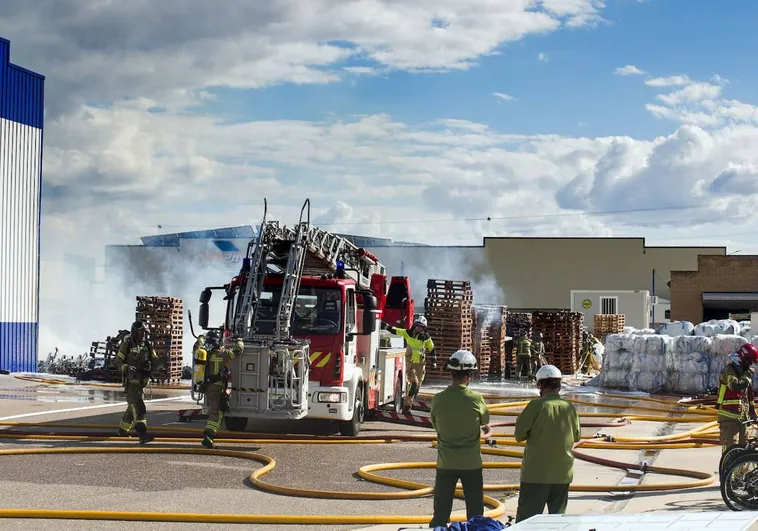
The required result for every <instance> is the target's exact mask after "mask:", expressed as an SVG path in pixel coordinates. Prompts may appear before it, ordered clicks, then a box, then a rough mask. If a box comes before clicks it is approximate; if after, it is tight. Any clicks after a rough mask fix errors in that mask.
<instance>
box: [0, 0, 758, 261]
mask: <svg viewBox="0 0 758 531" xmlns="http://www.w3.org/2000/svg"><path fill="white" fill-rule="evenodd" d="M219 5H222V4H219ZM757 17H758V3H756V2H753V1H748V0H742V1H739V0H735V1H730V2H706V1H703V0H689V1H685V0H605V1H604V2H603V1H599V0H541V1H537V0H501V1H492V0H268V1H266V2H251V1H248V0H226V1H225V2H224V3H223V7H215V6H214V5H213V4H212V3H211V2H207V1H205V0H202V1H201V0H182V1H179V0H135V1H131V2H110V1H104V0H100V1H94V0H70V1H67V2H53V1H52V0H35V1H34V2H30V1H28V0H3V2H2V3H0V36H2V37H5V38H8V39H10V40H11V61H12V62H13V63H15V64H19V65H21V66H23V67H25V68H28V69H31V70H34V71H37V72H40V73H42V74H44V75H46V107H47V108H46V123H45V137H44V138H45V146H44V158H43V165H44V166H43V172H44V175H43V217H42V255H43V260H56V259H59V258H60V257H61V256H62V254H63V253H64V252H68V253H79V254H85V255H89V256H93V257H96V258H97V259H98V260H102V256H103V248H104V246H105V245H106V244H137V243H139V237H140V236H144V235H149V234H157V233H164V232H181V231H185V230H195V229H204V228H215V227H226V226H236V225H242V224H255V223H257V222H258V221H259V220H260V216H261V214H262V210H263V198H264V197H265V198H267V199H268V204H269V216H270V217H273V218H276V219H280V220H282V221H283V222H285V223H292V222H293V221H296V216H297V213H298V212H299V210H300V206H301V205H302V203H303V201H304V200H305V199H306V198H310V199H311V204H312V208H313V211H312V220H313V221H314V222H315V223H317V224H319V225H321V226H323V227H324V228H326V229H329V230H335V231H343V232H350V233H356V234H365V235H375V236H382V237H389V238H393V239H396V240H406V241H417V242H421V243H427V244H458V245H461V244H471V245H477V244H480V243H481V238H482V237H483V236H644V237H646V238H647V240H648V243H649V244H658V245H688V246H694V245H726V246H728V249H729V251H730V252H740V253H749V252H752V253H758V235H756V232H755V230H754V226H755V222H756V217H757V214H756V205H757V203H758V202H757V201H756V199H757V198H758V72H757V71H756V69H755V68H754V65H755V57H754V50H755V49H757V48H758V34H756V33H755V31H753V28H752V25H753V24H754V21H755V20H756V18H757Z"/></svg>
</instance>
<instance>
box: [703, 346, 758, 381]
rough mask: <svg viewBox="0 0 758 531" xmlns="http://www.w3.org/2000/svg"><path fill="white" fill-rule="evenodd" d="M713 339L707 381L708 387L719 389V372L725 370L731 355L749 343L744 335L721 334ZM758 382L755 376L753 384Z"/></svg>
mask: <svg viewBox="0 0 758 531" xmlns="http://www.w3.org/2000/svg"><path fill="white" fill-rule="evenodd" d="M710 340H711V350H710V354H711V367H710V371H709V373H708V381H707V383H706V388H707V389H717V388H718V386H719V374H721V371H723V370H724V367H726V366H727V365H729V361H730V360H729V356H731V355H732V354H735V353H736V352H737V351H738V350H739V349H740V347H741V346H742V345H744V344H746V343H747V340H746V339H745V338H744V337H740V336H729V335H724V334H719V335H717V336H715V337H713V338H710ZM757 383H758V380H756V376H755V375H754V376H753V386H754V387H755V386H756V384H757Z"/></svg>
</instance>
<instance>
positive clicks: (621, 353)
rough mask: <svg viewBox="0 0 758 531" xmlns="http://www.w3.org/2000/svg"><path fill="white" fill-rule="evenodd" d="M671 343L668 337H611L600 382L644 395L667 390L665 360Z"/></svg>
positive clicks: (606, 346)
mask: <svg viewBox="0 0 758 531" xmlns="http://www.w3.org/2000/svg"><path fill="white" fill-rule="evenodd" d="M672 343H673V340H672V338H670V337H668V336H659V335H637V334H610V335H609V336H608V337H607V338H606V344H605V353H604V355H603V368H602V372H601V374H602V375H603V376H602V378H600V380H599V383H600V384H601V385H604V386H607V387H616V388H620V389H628V390H635V391H645V392H652V391H658V390H660V389H664V388H665V387H666V386H667V384H668V381H667V376H666V359H667V356H669V355H670V352H671V346H672Z"/></svg>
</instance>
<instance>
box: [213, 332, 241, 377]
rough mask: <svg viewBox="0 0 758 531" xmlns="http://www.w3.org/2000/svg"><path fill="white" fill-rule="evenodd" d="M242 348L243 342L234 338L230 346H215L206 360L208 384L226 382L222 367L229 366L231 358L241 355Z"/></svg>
mask: <svg viewBox="0 0 758 531" xmlns="http://www.w3.org/2000/svg"><path fill="white" fill-rule="evenodd" d="M244 349H245V344H244V343H243V342H242V340H241V339H237V340H235V342H234V346H233V347H231V348H228V347H225V346H223V345H221V346H219V347H217V348H215V349H214V350H213V352H212V353H210V355H209V356H208V360H207V361H206V370H207V371H208V373H207V375H208V385H211V386H213V385H216V386H219V387H223V386H224V385H226V382H225V381H224V368H226V367H228V366H229V362H230V361H231V360H233V359H236V358H238V357H239V356H241V355H242V351H243V350H244Z"/></svg>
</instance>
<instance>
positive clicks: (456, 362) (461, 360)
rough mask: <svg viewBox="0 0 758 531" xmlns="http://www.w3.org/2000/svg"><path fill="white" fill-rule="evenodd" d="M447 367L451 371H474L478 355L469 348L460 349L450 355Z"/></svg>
mask: <svg viewBox="0 0 758 531" xmlns="http://www.w3.org/2000/svg"><path fill="white" fill-rule="evenodd" d="M445 368H446V369H447V370H449V371H473V370H474V369H476V356H474V355H473V354H472V353H471V352H469V351H468V350H459V351H457V352H455V354H453V355H452V356H450V359H449V360H448V361H447V365H446V366H445Z"/></svg>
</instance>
